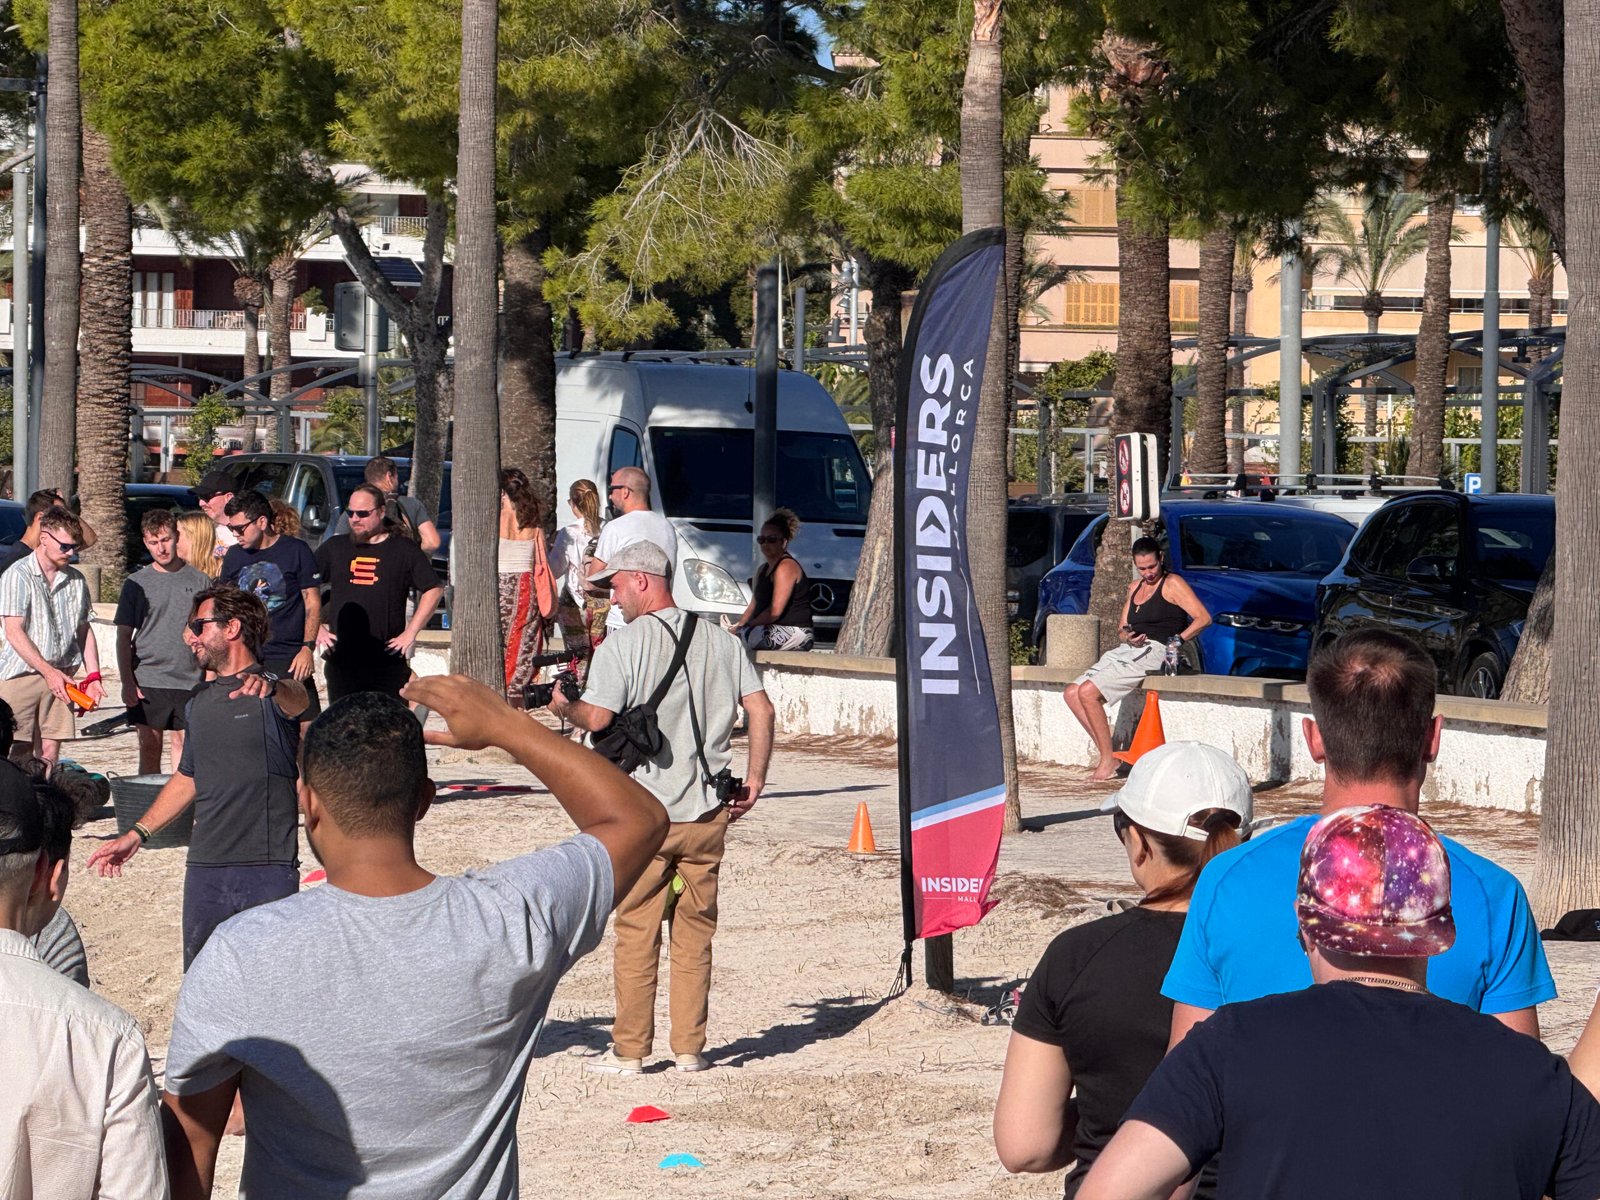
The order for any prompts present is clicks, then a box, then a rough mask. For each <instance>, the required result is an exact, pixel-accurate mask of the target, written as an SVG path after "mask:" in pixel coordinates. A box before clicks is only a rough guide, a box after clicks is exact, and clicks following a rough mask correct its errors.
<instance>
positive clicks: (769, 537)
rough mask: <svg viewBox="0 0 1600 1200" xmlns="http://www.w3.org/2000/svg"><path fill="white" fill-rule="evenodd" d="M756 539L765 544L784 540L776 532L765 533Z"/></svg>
mask: <svg viewBox="0 0 1600 1200" xmlns="http://www.w3.org/2000/svg"><path fill="white" fill-rule="evenodd" d="M756 541H757V542H758V543H759V544H760V545H763V546H773V545H776V544H777V543H779V542H781V541H783V539H782V538H781V537H779V536H778V535H777V534H774V533H763V534H762V535H761V536H760V537H758V538H757V539H756Z"/></svg>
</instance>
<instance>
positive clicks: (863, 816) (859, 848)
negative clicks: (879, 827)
mask: <svg viewBox="0 0 1600 1200" xmlns="http://www.w3.org/2000/svg"><path fill="white" fill-rule="evenodd" d="M845 851H846V852H847V853H849V854H876V853H877V852H878V843H877V842H875V841H873V840H872V818H871V817H869V816H867V802H866V801H865V800H863V801H862V802H861V803H860V804H858V805H856V823H855V827H854V828H853V829H851V830H850V844H849V845H848V846H846V847H845Z"/></svg>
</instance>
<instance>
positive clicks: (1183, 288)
mask: <svg viewBox="0 0 1600 1200" xmlns="http://www.w3.org/2000/svg"><path fill="white" fill-rule="evenodd" d="M1167 318H1168V320H1170V321H1171V322H1172V332H1173V333H1195V332H1197V331H1198V330H1199V328H1200V285H1199V284H1198V283H1169V284H1168V285H1167Z"/></svg>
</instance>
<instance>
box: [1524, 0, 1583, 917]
mask: <svg viewBox="0 0 1600 1200" xmlns="http://www.w3.org/2000/svg"><path fill="white" fill-rule="evenodd" d="M1597 30H1600V0H1567V4H1566V54H1567V73H1566V78H1567V89H1566V104H1567V135H1566V166H1567V174H1566V181H1567V204H1568V205H1569V206H1570V210H1571V211H1572V212H1573V213H1575V214H1581V213H1592V212H1594V211H1595V209H1596V206H1597V205H1600V34H1597V32H1596V31H1597ZM1566 234H1567V244H1566V251H1565V255H1564V257H1565V261H1566V265H1567V294H1568V296H1569V297H1570V299H1569V300H1568V304H1569V305H1570V306H1571V307H1570V308H1569V309H1568V320H1567V346H1566V355H1565V366H1564V382H1565V389H1564V391H1563V394H1562V409H1561V486H1560V487H1559V488H1557V489H1556V527H1557V528H1558V529H1560V530H1561V536H1560V537H1558V538H1557V539H1556V546H1555V550H1554V552H1553V558H1554V560H1555V642H1554V646H1553V647H1552V652H1551V655H1550V703H1549V706H1548V708H1547V710H1546V711H1547V712H1548V714H1549V721H1550V728H1549V734H1548V736H1547V738H1546V741H1545V769H1544V796H1543V799H1542V802H1541V806H1540V812H1539V852H1538V857H1537V858H1536V859H1535V862H1534V872H1533V887H1532V888H1531V889H1530V891H1531V893H1532V895H1531V899H1532V901H1533V908H1534V913H1535V915H1536V916H1538V917H1539V918H1540V923H1541V924H1550V923H1552V922H1554V921H1555V920H1556V919H1557V918H1558V917H1560V916H1561V915H1562V914H1563V913H1566V912H1568V911H1569V910H1571V909H1575V908H1584V907H1587V906H1590V905H1592V904H1593V903H1594V898H1595V896H1596V895H1600V821H1597V820H1595V803H1596V801H1595V798H1596V797H1597V796H1600V739H1597V738H1596V737H1595V736H1594V722H1593V720H1592V718H1591V716H1590V713H1591V711H1592V707H1593V702H1594V696H1595V694H1596V693H1597V692H1600V655H1596V654H1595V653H1594V647H1595V646H1596V645H1600V606H1597V605H1596V604H1595V603H1594V590H1593V584H1592V582H1591V580H1592V567H1593V563H1594V561H1595V556H1596V555H1597V554H1600V487H1597V486H1596V485H1597V482H1600V470H1597V467H1600V396H1597V392H1600V227H1597V226H1596V225H1595V223H1594V222H1593V221H1590V220H1587V219H1582V218H1579V219H1575V220H1573V221H1572V222H1570V223H1569V224H1568V226H1567V230H1566Z"/></svg>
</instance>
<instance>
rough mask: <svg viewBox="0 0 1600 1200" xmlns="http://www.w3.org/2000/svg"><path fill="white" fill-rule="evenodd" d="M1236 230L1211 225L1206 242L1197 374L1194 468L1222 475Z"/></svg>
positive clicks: (1225, 464)
mask: <svg viewBox="0 0 1600 1200" xmlns="http://www.w3.org/2000/svg"><path fill="white" fill-rule="evenodd" d="M1233 254H1234V237H1233V231H1232V230H1231V229H1229V228H1228V227H1227V226H1225V225H1224V226H1219V227H1218V228H1216V229H1213V230H1210V231H1209V232H1208V233H1207V234H1206V236H1205V237H1204V238H1202V239H1201V241H1200V311H1199V314H1198V315H1199V330H1198V333H1199V338H1198V341H1199V365H1198V367H1197V370H1196V378H1195V408H1196V413H1195V429H1194V448H1193V450H1192V452H1191V453H1190V455H1189V460H1188V463H1187V466H1188V468H1189V469H1190V470H1191V471H1195V472H1198V473H1200V474H1204V475H1219V474H1221V473H1222V472H1224V471H1226V470H1227V467H1228V440H1227V437H1226V436H1225V435H1226V432H1227V421H1228V298H1229V296H1230V295H1231V293H1232V290H1233Z"/></svg>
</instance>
